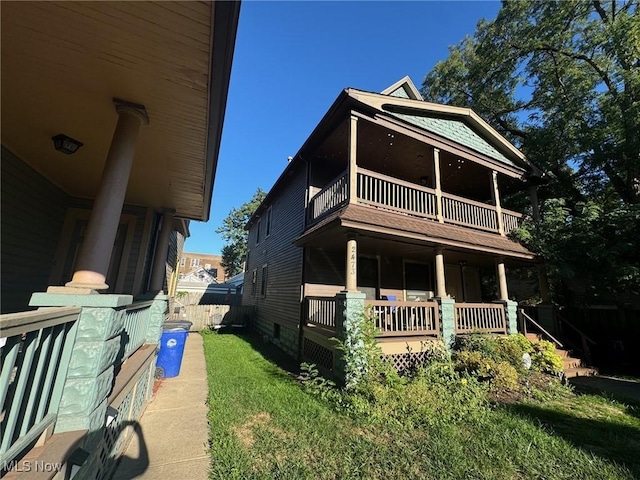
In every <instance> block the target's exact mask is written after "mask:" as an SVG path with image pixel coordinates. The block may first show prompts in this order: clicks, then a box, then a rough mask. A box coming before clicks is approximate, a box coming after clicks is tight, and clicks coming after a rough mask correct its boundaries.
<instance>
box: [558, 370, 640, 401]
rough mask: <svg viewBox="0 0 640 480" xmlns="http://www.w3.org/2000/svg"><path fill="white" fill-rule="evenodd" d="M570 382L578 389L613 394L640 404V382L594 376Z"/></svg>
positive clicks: (578, 378) (577, 378) (576, 378)
mask: <svg viewBox="0 0 640 480" xmlns="http://www.w3.org/2000/svg"><path fill="white" fill-rule="evenodd" d="M569 382H570V383H571V384H573V385H574V386H576V387H578V388H583V389H587V390H593V391H598V392H604V393H611V394H613V395H616V396H617V397H622V398H627V399H629V400H631V401H633V402H637V403H640V382H636V381H634V380H626V379H623V378H615V377H606V376H604V375H594V376H587V377H575V378H572V379H571V380H569Z"/></svg>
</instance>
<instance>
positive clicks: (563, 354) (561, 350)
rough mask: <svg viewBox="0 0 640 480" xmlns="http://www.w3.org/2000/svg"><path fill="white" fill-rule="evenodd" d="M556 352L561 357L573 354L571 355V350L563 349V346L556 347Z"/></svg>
mask: <svg viewBox="0 0 640 480" xmlns="http://www.w3.org/2000/svg"><path fill="white" fill-rule="evenodd" d="M556 353H557V354H558V356H559V357H560V358H567V357H570V356H571V355H570V353H571V352H570V351H569V350H563V349H561V348H556Z"/></svg>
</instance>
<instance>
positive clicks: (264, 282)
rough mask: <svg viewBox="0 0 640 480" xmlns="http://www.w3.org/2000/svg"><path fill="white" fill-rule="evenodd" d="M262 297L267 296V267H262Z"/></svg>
mask: <svg viewBox="0 0 640 480" xmlns="http://www.w3.org/2000/svg"><path fill="white" fill-rule="evenodd" d="M260 295H261V296H263V297H266V296H267V266H266V265H263V266H262V278H261V279H260Z"/></svg>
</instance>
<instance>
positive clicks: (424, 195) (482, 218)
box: [309, 167, 522, 234]
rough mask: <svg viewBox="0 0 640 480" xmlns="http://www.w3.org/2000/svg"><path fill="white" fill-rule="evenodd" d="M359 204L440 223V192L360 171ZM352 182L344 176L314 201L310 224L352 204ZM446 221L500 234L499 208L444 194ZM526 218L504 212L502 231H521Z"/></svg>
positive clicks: (341, 175) (357, 182) (357, 179)
mask: <svg viewBox="0 0 640 480" xmlns="http://www.w3.org/2000/svg"><path fill="white" fill-rule="evenodd" d="M356 175H357V177H356V188H357V191H356V198H357V202H358V203H360V204H364V205H372V206H375V207H378V208H383V209H385V210H391V211H395V212H399V213H403V214H406V215H412V216H416V217H421V218H426V219H430V220H436V219H437V218H438V217H437V215H438V201H439V198H438V196H437V195H436V191H435V190H433V189H432V188H427V187H423V186H421V185H417V184H414V183H410V182H406V181H404V180H400V179H398V178H394V177H390V176H387V175H383V174H381V173H377V172H372V171H370V170H366V169H364V168H361V167H358V168H357V173H356ZM349 195H350V194H349V179H348V175H347V172H343V173H342V174H340V175H339V176H338V177H337V178H336V179H334V180H333V181H332V182H330V183H329V185H327V186H326V187H325V188H323V189H322V190H321V191H320V192H318V193H317V194H316V195H315V196H314V197H313V198H312V199H311V201H310V205H309V220H310V222H311V223H313V222H316V221H318V220H319V219H320V218H322V217H324V216H325V215H327V214H328V213H331V212H333V211H335V210H337V209H338V208H339V207H341V206H342V205H344V204H345V203H347V202H348V201H349ZM440 201H441V208H440V211H441V212H442V221H443V222H444V223H449V224H453V225H461V226H464V227H470V228H474V229H478V230H483V231H487V232H492V233H502V232H500V224H499V222H498V210H497V208H496V206H495V205H490V204H486V203H482V202H477V201H474V200H470V199H468V198H464V197H459V196H457V195H453V194H450V193H446V192H442V195H441V197H440ZM521 218H522V214H520V213H517V212H512V211H509V210H505V209H502V218H501V220H502V222H501V223H502V228H503V232H504V233H505V234H508V233H509V232H511V231H512V230H513V229H514V228H516V227H518V223H519V221H520V219H521Z"/></svg>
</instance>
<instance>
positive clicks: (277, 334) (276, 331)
mask: <svg viewBox="0 0 640 480" xmlns="http://www.w3.org/2000/svg"><path fill="white" fill-rule="evenodd" d="M273 338H275V339H276V340H279V339H280V324H279V323H274V324H273Z"/></svg>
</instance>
